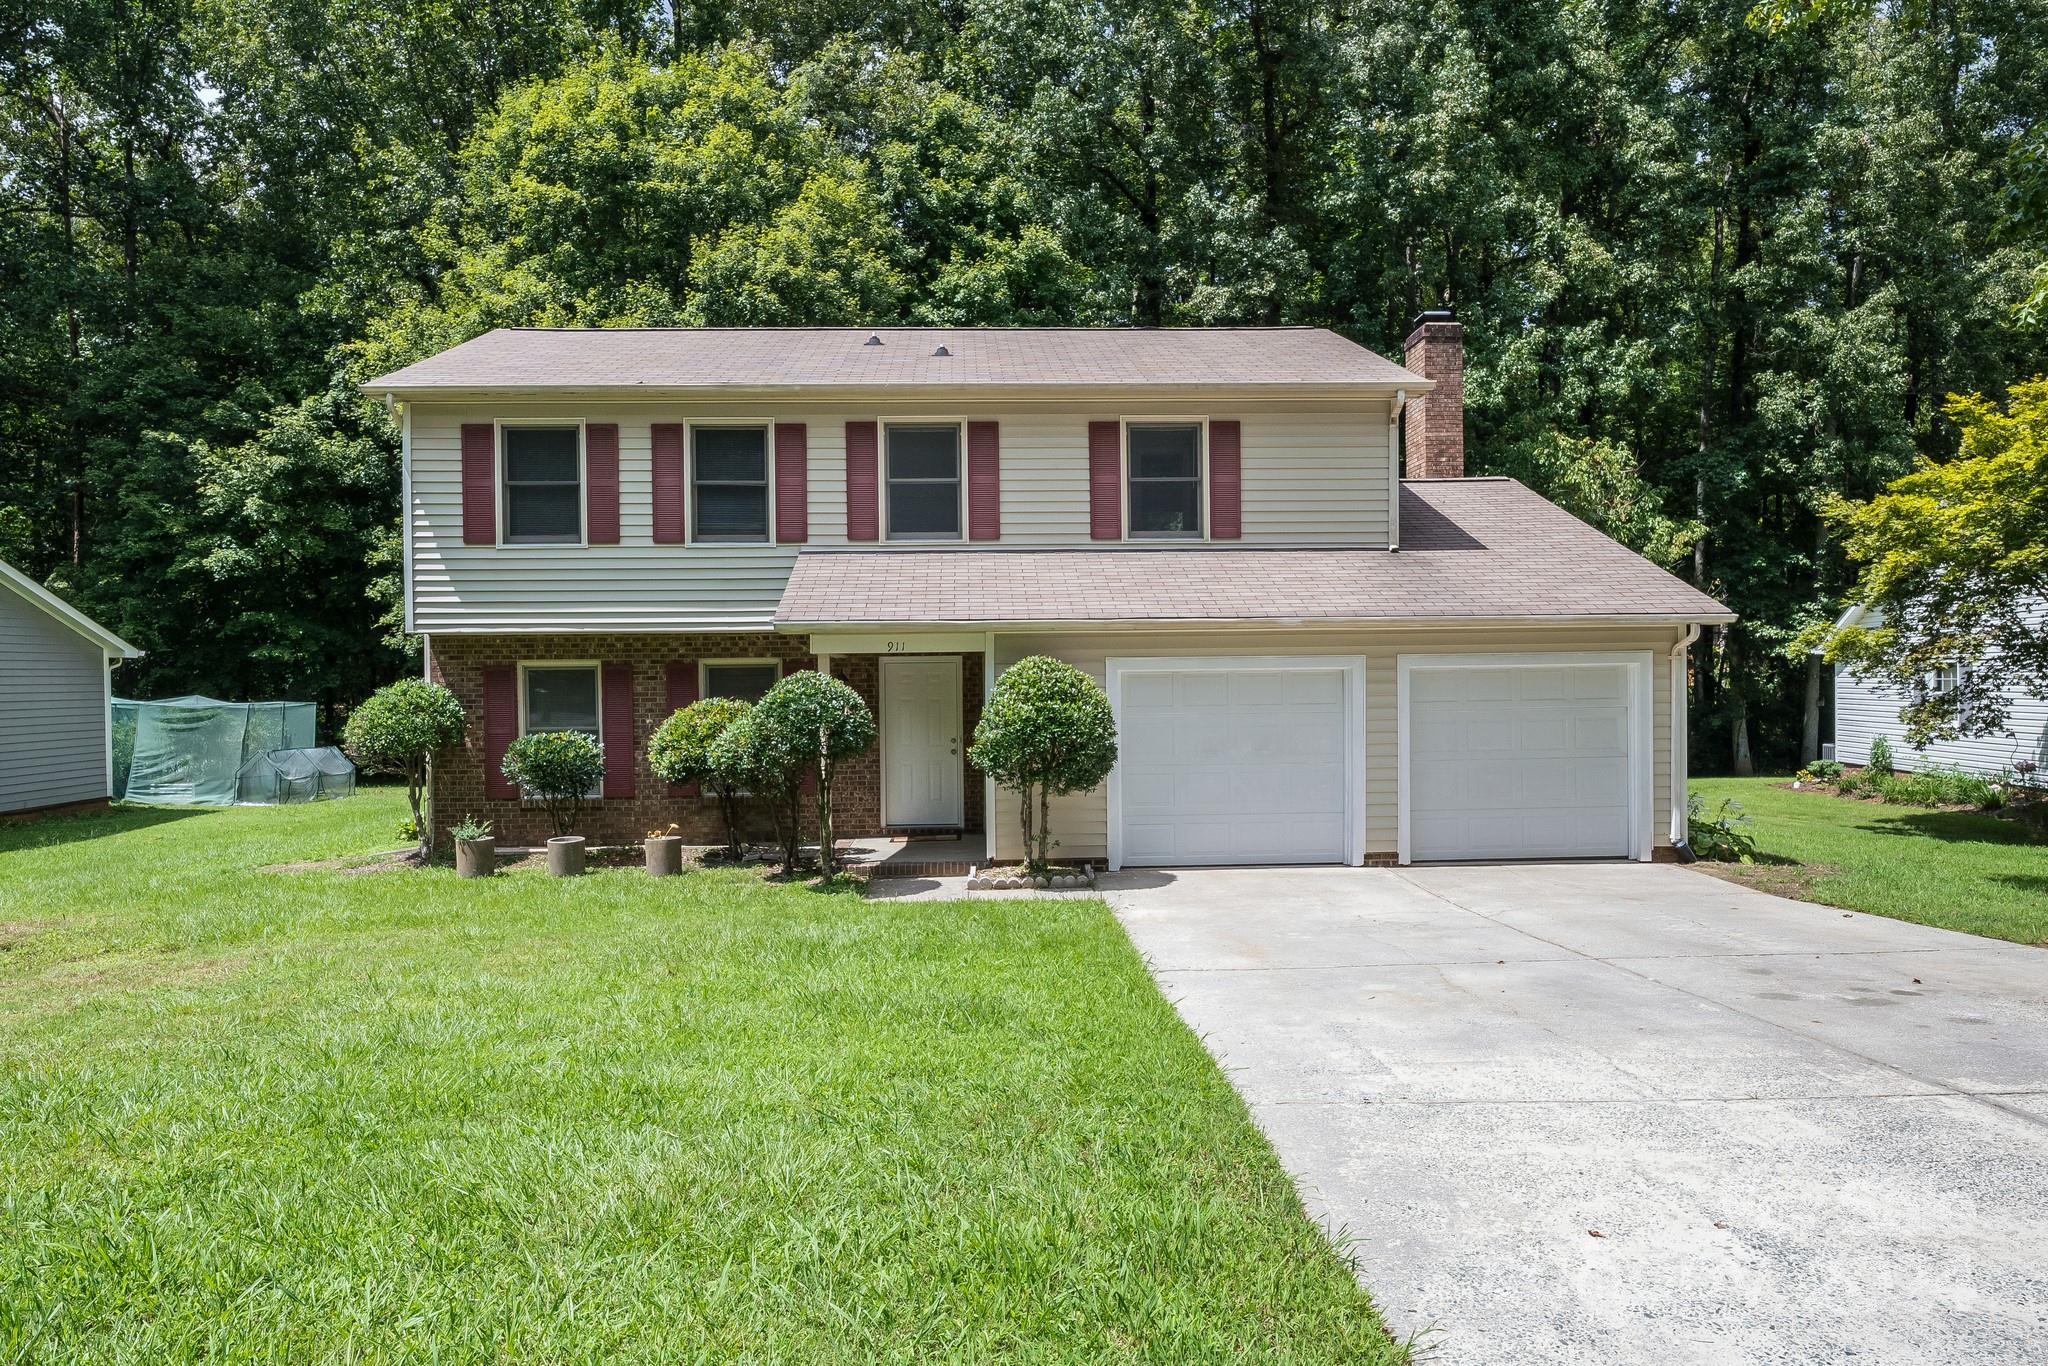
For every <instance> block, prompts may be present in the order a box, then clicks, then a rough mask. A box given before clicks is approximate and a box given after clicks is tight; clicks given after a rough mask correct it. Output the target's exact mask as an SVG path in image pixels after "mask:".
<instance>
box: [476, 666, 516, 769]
mask: <svg viewBox="0 0 2048 1366" xmlns="http://www.w3.org/2000/svg"><path fill="white" fill-rule="evenodd" d="M518 733H519V671H518V670H517V669H515V668H513V667H512V666H511V665H510V664H486V665H485V666H484V796H485V797H487V798H489V799H490V800H492V801H508V802H509V801H517V800H518V799H519V789H518V788H516V787H514V786H512V780H511V779H510V778H507V777H506V776H505V751H506V750H508V749H510V748H511V747H512V737H513V736H515V735H517V734H518Z"/></svg>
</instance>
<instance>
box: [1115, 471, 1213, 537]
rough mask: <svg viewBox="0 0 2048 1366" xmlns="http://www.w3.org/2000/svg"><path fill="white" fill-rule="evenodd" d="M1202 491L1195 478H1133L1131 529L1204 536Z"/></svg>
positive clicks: (1134, 530)
mask: <svg viewBox="0 0 2048 1366" xmlns="http://www.w3.org/2000/svg"><path fill="white" fill-rule="evenodd" d="M1201 491H1202V489H1201V485H1200V484H1198V483H1196V482H1195V481H1194V480H1192V479H1162V480H1144V479H1134V480H1132V481H1131V530H1132V531H1133V532H1155V533H1158V532H1178V533H1180V534H1182V535H1187V536H1199V535H1201V533H1202V512H1201Z"/></svg>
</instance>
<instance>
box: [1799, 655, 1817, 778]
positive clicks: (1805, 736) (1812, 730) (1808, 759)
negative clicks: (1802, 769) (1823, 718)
mask: <svg viewBox="0 0 2048 1366" xmlns="http://www.w3.org/2000/svg"><path fill="white" fill-rule="evenodd" d="M1820 674H1821V668H1820V656H1819V655H1816V654H1809V655H1807V657H1806V714H1805V716H1804V717H1803V718H1802V720H1801V722H1800V726H1799V762H1800V764H1801V765H1802V766H1804V765H1806V764H1810V763H1812V762H1813V761H1814V760H1815V759H1818V758H1820Z"/></svg>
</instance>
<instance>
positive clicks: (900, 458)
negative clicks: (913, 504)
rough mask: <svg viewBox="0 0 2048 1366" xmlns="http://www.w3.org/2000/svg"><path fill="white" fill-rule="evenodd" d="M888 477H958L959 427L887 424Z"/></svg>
mask: <svg viewBox="0 0 2048 1366" xmlns="http://www.w3.org/2000/svg"><path fill="white" fill-rule="evenodd" d="M889 477H890V478H891V479H958V478H959V477H960V429H959V428H958V427H891V428H890V429H889Z"/></svg>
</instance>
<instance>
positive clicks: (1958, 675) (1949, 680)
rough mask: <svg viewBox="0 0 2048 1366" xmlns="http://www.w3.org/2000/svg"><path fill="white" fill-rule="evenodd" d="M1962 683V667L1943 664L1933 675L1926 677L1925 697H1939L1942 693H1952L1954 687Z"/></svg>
mask: <svg viewBox="0 0 2048 1366" xmlns="http://www.w3.org/2000/svg"><path fill="white" fill-rule="evenodd" d="M1962 681H1963V667H1962V665H1960V664H1944V665H1942V666H1941V667H1940V668H1938V669H1936V670H1935V671H1934V672H1933V673H1931V674H1929V675H1927V695H1928V696H1929V697H1940V696H1941V695H1942V694H1944V693H1952V692H1954V691H1955V690H1956V685H1957V684H1959V683H1961V682H1962Z"/></svg>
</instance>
